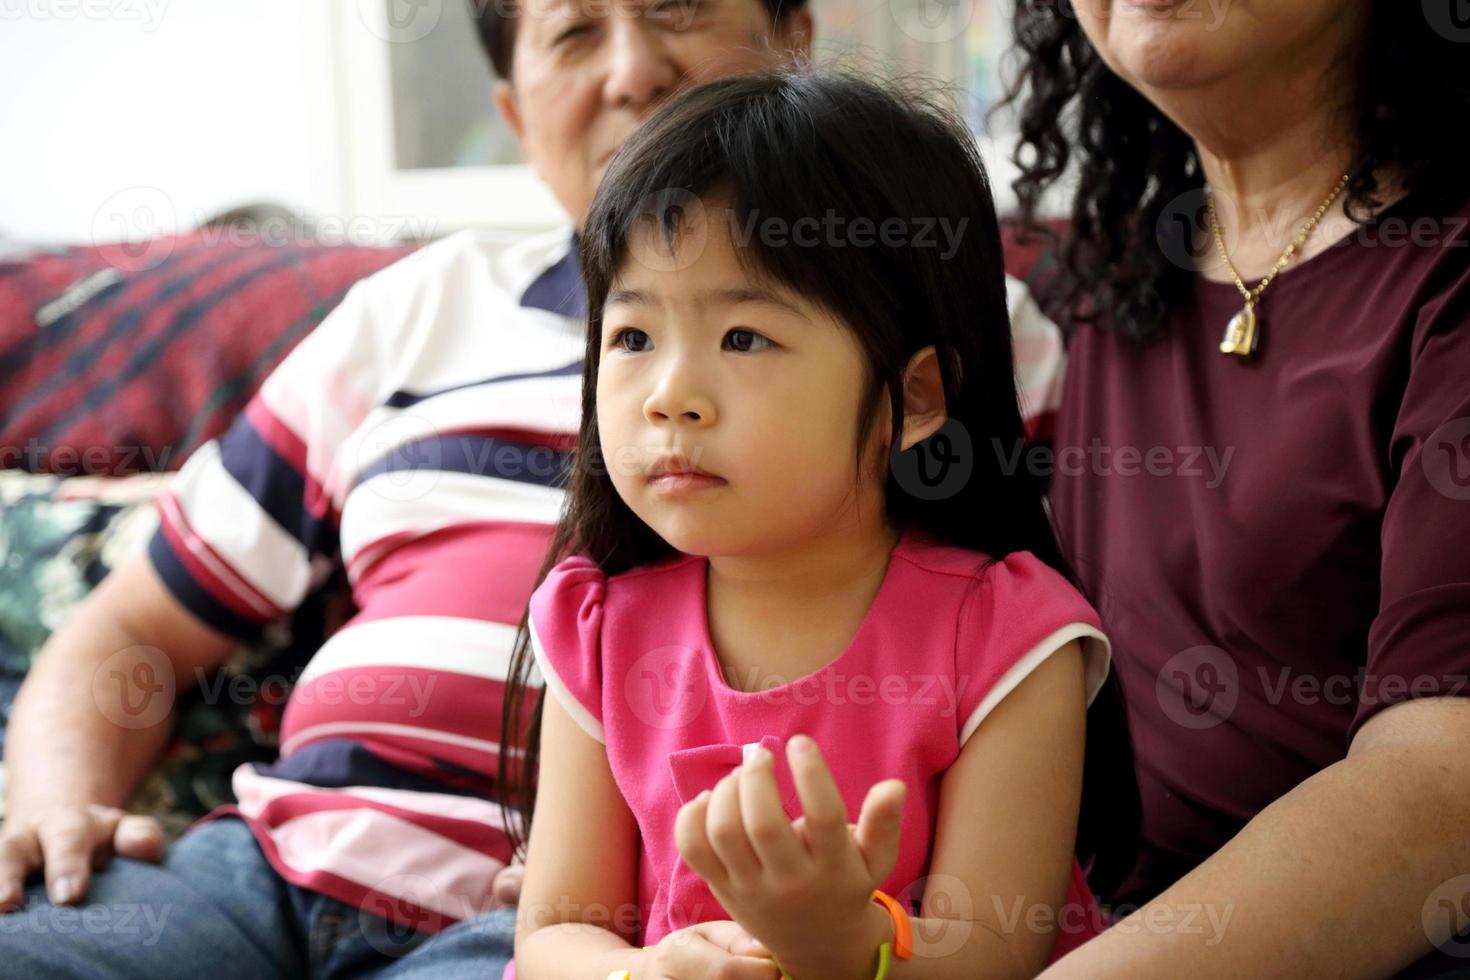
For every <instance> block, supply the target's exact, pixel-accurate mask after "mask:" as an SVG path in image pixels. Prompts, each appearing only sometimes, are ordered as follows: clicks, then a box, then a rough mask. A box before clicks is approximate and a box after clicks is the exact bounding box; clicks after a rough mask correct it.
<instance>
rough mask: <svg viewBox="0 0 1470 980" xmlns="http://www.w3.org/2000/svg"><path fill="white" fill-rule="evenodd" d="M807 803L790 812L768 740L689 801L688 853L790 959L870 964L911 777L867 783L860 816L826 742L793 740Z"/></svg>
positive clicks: (832, 971) (678, 834)
mask: <svg viewBox="0 0 1470 980" xmlns="http://www.w3.org/2000/svg"><path fill="white" fill-rule="evenodd" d="M786 756H787V759H788V760H789V762H790V764H791V773H792V778H793V780H794V782H795V784H796V789H797V794H798V796H799V797H800V799H801V805H802V815H801V816H800V817H798V818H797V819H796V820H795V821H791V820H788V819H787V817H786V813H785V811H784V810H783V809H782V806H781V800H780V796H779V794H778V791H777V788H776V779H775V774H774V772H773V769H772V767H773V764H774V760H773V759H772V758H771V756H770V753H769V752H766V751H764V750H762V751H760V752H759V753H757V754H756V755H755V756H754V757H753V758H752V759H751V760H750V761H749V762H747V763H746V764H745V765H743V766H741V767H740V768H739V769H736V770H735V771H734V772H731V773H730V774H729V775H728V776H726V777H725V778H724V779H722V780H720V782H719V783H717V784H716V785H715V788H714V789H713V790H706V791H705V792H704V793H701V794H700V795H699V796H697V797H695V798H694V799H692V800H690V801H689V802H688V803H686V804H685V805H684V806H683V807H681V808H680V809H679V814H678V816H677V818H676V819H675V824H674V840H675V843H676V844H677V846H678V848H679V855H680V857H682V858H683V859H684V862H685V863H686V864H687V865H689V867H690V868H691V869H692V870H693V871H695V872H696V873H697V874H699V875H700V876H701V877H702V878H704V880H705V882H706V883H708V885H709V887H710V891H711V892H712V893H713V894H714V896H715V898H716V899H717V900H718V901H719V902H720V904H721V905H722V906H724V908H725V911H726V912H728V913H729V914H730V915H731V916H732V917H733V918H734V919H735V921H736V922H738V923H740V924H741V925H742V926H744V927H745V928H746V929H747V930H749V932H750V934H751V935H753V936H755V937H757V938H758V939H759V940H760V941H761V943H762V944H763V945H764V946H765V948H766V949H768V950H769V951H770V952H771V953H772V954H773V955H774V956H775V958H776V961H777V962H778V963H779V964H781V965H782V966H783V967H784V968H786V969H787V970H799V968H798V964H800V965H801V966H802V967H804V968H805V969H803V970H799V972H803V973H806V974H808V975H814V976H815V975H820V976H824V977H836V976H841V975H843V974H845V973H847V972H848V971H849V969H850V970H851V971H852V972H853V973H854V975H857V974H860V973H862V972H863V969H864V968H865V967H866V966H868V965H870V964H871V962H872V959H873V951H874V950H875V949H876V948H877V944H878V942H880V941H881V933H880V934H878V938H875V932H874V921H875V919H878V920H882V921H880V922H879V926H880V927H881V926H882V925H883V924H884V923H886V921H887V917H886V915H885V914H884V913H883V911H882V910H881V909H878V908H877V906H875V905H873V903H872V901H871V899H872V894H873V889H875V888H877V887H878V886H879V885H881V884H882V883H883V881H884V880H885V879H886V878H887V877H888V875H889V874H891V873H892V871H893V868H894V865H895V864H896V863H897V861H898V841H899V824H900V820H901V818H902V816H903V801H904V797H905V795H906V793H907V787H906V786H905V785H904V783H903V781H902V780H898V779H887V780H884V781H883V782H881V783H877V784H875V785H874V786H873V787H872V788H871V789H869V790H868V795H867V797H866V798H865V799H864V800H863V805H862V812H861V813H860V814H859V816H858V822H857V824H856V826H854V825H851V824H849V823H848V822H847V806H846V804H845V803H844V802H843V799H842V794H841V792H840V791H839V790H838V788H837V783H836V781H835V780H834V779H833V778H832V773H831V772H830V771H829V770H828V768H827V764H826V763H825V762H824V761H823V759H822V754H821V751H820V750H819V749H818V748H817V744H816V742H814V741H813V740H812V739H811V738H809V737H808V736H805V735H797V736H794V737H793V738H791V739H790V740H789V741H788V742H787V745H786Z"/></svg>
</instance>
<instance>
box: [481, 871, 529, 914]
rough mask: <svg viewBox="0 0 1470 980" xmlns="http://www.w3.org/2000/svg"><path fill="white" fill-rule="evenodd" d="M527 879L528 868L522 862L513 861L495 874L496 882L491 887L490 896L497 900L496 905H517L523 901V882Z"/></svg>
mask: <svg viewBox="0 0 1470 980" xmlns="http://www.w3.org/2000/svg"><path fill="white" fill-rule="evenodd" d="M525 877H526V866H525V865H524V864H522V863H521V862H520V861H512V862H511V863H510V864H507V865H506V866H505V867H503V868H501V869H500V870H499V871H497V872H495V880H494V881H493V882H492V883H491V885H490V894H491V895H492V896H493V897H494V899H495V904H496V905H497V906H500V905H515V904H516V903H517V902H519V901H520V900H521V880H522V879H523V878H525Z"/></svg>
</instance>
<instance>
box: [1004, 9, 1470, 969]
mask: <svg viewBox="0 0 1470 980" xmlns="http://www.w3.org/2000/svg"><path fill="white" fill-rule="evenodd" d="M1461 6H1462V7H1463V4H1461ZM1075 13H1076V16H1075V18H1074V17H1073V16H1072V11H1071V10H1070V9H1067V8H1065V7H1059V6H1058V5H1057V4H1056V3H1055V2H1054V0H1021V2H1020V3H1019V4H1018V11H1017V19H1018V24H1017V27H1018V36H1019V37H1020V38H1021V47H1022V49H1023V52H1024V54H1025V59H1024V61H1023V65H1022V67H1023V71H1022V75H1021V77H1020V79H1019V83H1018V87H1017V94H1016V98H1017V102H1018V105H1019V106H1020V110H1021V116H1022V132H1023V155H1022V159H1023V161H1024V163H1025V166H1024V167H1023V178H1022V180H1021V181H1020V183H1019V185H1018V189H1019V190H1020V192H1021V197H1022V202H1023V206H1024V207H1025V209H1026V210H1027V213H1028V215H1029V214H1034V213H1035V207H1036V204H1037V201H1038V198H1039V196H1040V194H1041V193H1042V192H1043V191H1044V190H1046V189H1047V188H1048V187H1049V186H1050V185H1051V184H1053V183H1054V182H1055V181H1056V180H1057V179H1058V178H1059V177H1060V176H1061V175H1062V173H1063V171H1064V170H1067V169H1068V168H1069V167H1071V168H1074V169H1075V172H1076V174H1077V176H1078V178H1079V180H1078V183H1077V184H1076V188H1077V189H1076V191H1075V201H1074V208H1073V215H1072V232H1071V235H1070V237H1069V239H1068V241H1067V242H1066V243H1065V245H1064V246H1063V248H1062V250H1061V260H1060V261H1059V263H1058V264H1057V269H1058V270H1059V271H1058V273H1057V280H1056V282H1055V283H1053V284H1052V286H1053V287H1054V289H1053V293H1052V295H1053V297H1054V298H1055V300H1056V303H1055V308H1054V313H1055V315H1056V316H1057V317H1058V319H1059V320H1061V321H1062V322H1063V324H1064V326H1065V327H1066V328H1067V329H1068V331H1069V370H1068V376H1067V382H1066V389H1065V394H1064V399H1063V405H1062V410H1061V415H1060V417H1059V419H1058V427H1057V433H1056V443H1055V446H1054V447H1053V450H1052V452H1050V453H1047V454H1045V455H1043V454H1041V453H1037V452H1033V453H1032V454H1031V455H1030V456H1029V457H1028V462H1029V463H1030V465H1032V466H1033V467H1035V468H1037V469H1038V470H1040V471H1051V476H1052V503H1053V513H1054V518H1055V521H1056V524H1057V528H1058V532H1059V535H1060V538H1061V541H1062V544H1063V546H1064V548H1065V549H1066V550H1067V552H1068V557H1069V559H1070V560H1071V562H1072V563H1073V565H1074V567H1075V570H1076V572H1077V575H1078V577H1079V578H1080V580H1081V581H1082V583H1083V584H1084V586H1085V587H1086V588H1087V589H1088V590H1089V592H1090V594H1091V597H1092V599H1093V600H1094V602H1095V603H1096V604H1097V606H1098V608H1099V610H1100V611H1101V613H1102V615H1103V619H1104V623H1105V625H1106V627H1107V629H1108V632H1109V634H1110V635H1111V636H1112V638H1113V642H1114V656H1115V669H1116V671H1117V675H1118V677H1119V679H1120V681H1121V682H1122V686H1123V691H1124V696H1125V698H1126V700H1127V714H1128V719H1129V723H1130V727H1131V730H1132V736H1133V741H1134V752H1135V757H1136V763H1135V765H1136V770H1137V776H1138V789H1139V792H1140V798H1141V813H1142V822H1141V834H1140V840H1139V841H1138V842H1137V843H1136V845H1135V844H1133V843H1131V842H1119V844H1118V847H1119V848H1120V849H1123V848H1126V849H1127V850H1126V852H1125V853H1123V854H1122V855H1121V856H1120V857H1121V866H1122V868H1123V873H1122V874H1120V875H1115V876H1112V880H1107V881H1099V880H1097V879H1094V881H1093V885H1094V887H1095V888H1097V889H1099V890H1100V891H1102V892H1103V894H1102V896H1101V897H1102V899H1103V901H1104V902H1105V903H1107V904H1108V905H1110V906H1111V907H1112V910H1113V914H1114V917H1115V919H1116V920H1117V921H1116V924H1115V925H1114V926H1113V928H1112V929H1110V930H1109V931H1108V932H1107V933H1105V934H1104V935H1103V936H1101V937H1099V938H1098V939H1097V940H1095V941H1093V942H1092V943H1090V944H1088V945H1087V946H1084V947H1083V948H1081V949H1080V950H1078V951H1077V952H1075V953H1074V954H1072V955H1071V956H1069V957H1067V958H1066V959H1064V960H1062V961H1061V962H1059V963H1058V964H1057V965H1056V966H1055V967H1053V969H1052V970H1050V971H1048V972H1047V974H1046V976H1047V977H1054V976H1055V977H1073V976H1076V977H1086V978H1095V977H1102V976H1127V977H1133V976H1182V975H1186V973H1188V974H1192V975H1195V976H1200V975H1203V976H1211V977H1213V976H1247V977H1266V976H1283V977H1305V976H1334V977H1382V976H1391V975H1395V974H1399V975H1401V976H1415V977H1428V976H1442V975H1446V974H1447V973H1450V972H1453V971H1454V969H1455V968H1456V967H1458V968H1459V969H1460V970H1462V971H1465V972H1464V974H1461V973H1455V975H1470V932H1467V927H1470V204H1467V200H1466V199H1467V196H1470V178H1467V173H1466V169H1465V168H1466V165H1467V161H1470V137H1467V127H1466V119H1467V117H1470V20H1465V19H1464V18H1463V16H1462V17H1461V18H1460V19H1459V20H1457V19H1456V16H1455V15H1456V13H1457V11H1456V9H1455V5H1454V3H1453V2H1452V0H1443V2H1439V3H1436V2H1433V0H1427V2H1424V3H1422V4H1421V3H1418V2H1407V0H1381V2H1368V0H1359V2H1355V3H1341V2H1337V0H1272V2H1264V0H1239V2H1236V3H1231V4H1227V3H1226V0H1220V2H1219V3H1216V2H1214V0H1211V2H1210V3H1208V4H1206V3H1203V2H1195V0H1187V2H1175V0H1087V2H1085V3H1080V4H1077V6H1076V11H1075ZM1460 13H1461V14H1463V11H1460ZM1069 186H1070V185H1069ZM1114 863H1115V864H1116V863H1118V862H1114ZM1436 946H1438V947H1439V948H1438V949H1437V950H1436V949H1435V947H1436ZM1400 971H1403V972H1400Z"/></svg>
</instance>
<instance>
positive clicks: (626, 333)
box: [608, 327, 648, 354]
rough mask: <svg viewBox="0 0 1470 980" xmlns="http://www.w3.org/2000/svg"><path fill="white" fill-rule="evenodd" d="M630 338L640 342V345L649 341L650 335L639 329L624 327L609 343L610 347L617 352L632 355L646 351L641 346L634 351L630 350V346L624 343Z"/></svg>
mask: <svg viewBox="0 0 1470 980" xmlns="http://www.w3.org/2000/svg"><path fill="white" fill-rule="evenodd" d="M630 336H631V337H633V339H634V340H635V341H638V342H640V343H642V342H646V341H647V340H648V334H646V333H644V332H643V331H642V330H639V329H638V328H637V327H624V328H623V329H621V330H619V331H618V332H617V333H615V334H613V336H612V340H610V341H608V346H609V347H612V348H614V349H616V350H625V351H627V352H628V353H630V354H637V353H639V352H640V351H642V350H644V348H643V347H641V346H640V347H637V348H634V349H629V348H628V346H627V345H626V344H624V343H623V341H625V340H627V339H628V338H629V337H630Z"/></svg>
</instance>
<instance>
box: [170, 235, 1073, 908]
mask: <svg viewBox="0 0 1470 980" xmlns="http://www.w3.org/2000/svg"><path fill="white" fill-rule="evenodd" d="M574 245H575V238H574V236H573V235H572V231H571V228H570V227H569V226H568V227H563V228H558V229H555V230H553V231H551V232H547V233H545V234H540V235H535V236H526V235H524V234H497V233H489V232H484V231H467V232H460V233H458V234H455V235H452V236H450V237H447V238H444V239H442V240H440V241H437V242H435V243H432V244H430V245H427V246H425V247H424V248H422V249H420V250H419V251H417V252H415V253H413V254H412V255H410V256H408V257H406V258H404V259H402V260H400V261H399V262H397V263H395V264H393V265H391V266H389V267H387V268H385V269H383V270H381V271H379V272H377V273H375V274H374V275H372V276H369V277H368V278H366V279H363V280H361V281H360V282H358V283H357V284H356V285H355V286H353V287H352V288H351V289H350V290H349V291H348V293H347V295H346V297H345V298H344V299H343V301H342V303H341V304H340V305H339V306H338V307H337V308H336V309H335V310H334V311H333V312H332V313H331V314H330V315H329V316H328V317H327V318H326V320H324V321H323V322H322V324H321V325H320V326H319V327H318V328H317V329H316V330H315V331H314V332H313V333H312V334H311V336H309V337H308V338H306V339H305V340H304V341H302V343H301V344H300V345H299V346H298V347H297V348H296V349H295V350H293V351H292V353H291V354H290V355H289V356H288V357H287V359H286V360H285V361H284V362H283V363H282V364H281V366H280V367H279V368H277V370H276V371H275V372H274V373H273V374H272V375H271V377H270V378H269V379H268V380H267V381H266V382H265V384H264V386H263V387H262V388H261V390H260V392H259V393H258V394H257V395H256V396H255V398H254V399H253V400H252V401H251V403H250V405H249V407H248V408H247V409H246V411H245V413H244V414H243V415H242V416H241V417H240V418H239V420H238V421H237V422H236V423H235V424H234V425H233V426H232V427H231V429H230V430H229V431H228V432H227V433H226V434H225V435H224V436H223V437H222V438H221V439H219V440H218V441H216V442H211V443H209V444H207V445H206V446H205V447H203V448H202V449H201V450H199V451H198V452H197V453H196V454H195V455H194V456H192V457H191V458H190V459H189V461H188V462H187V463H186V464H185V466H184V468H183V470H182V471H181V472H180V473H179V474H178V477H177V480H176V482H175V483H174V484H173V486H172V489H171V491H170V492H169V493H167V494H166V495H165V496H164V497H163V498H162V499H161V501H160V504H159V507H160V515H161V521H160V527H159V530H158V533H157V534H156V535H155V536H154V538H153V540H152V542H151V543H150V546H149V554H150V556H151V558H152V561H153V564H154V566H155V567H156V568H157V570H158V572H159V574H160V576H161V577H162V579H163V581H164V582H165V584H166V585H167V586H168V587H169V589H170V590H171V591H172V592H173V594H174V595H175V596H176V597H177V598H178V599H179V600H180V601H181V602H183V603H184V605H185V606H187V607H188V608H189V609H190V610H192V611H193V612H194V613H195V615H197V616H198V617H199V618H200V619H202V620H203V621H205V622H207V623H209V624H211V625H212V626H214V627H215V628H217V629H219V630H222V631H224V632H226V633H229V634H231V635H234V636H239V637H242V638H243V637H249V636H252V635H254V634H256V633H258V632H259V630H260V629H261V628H262V627H263V626H264V625H266V624H267V623H269V622H271V621H274V620H277V619H279V618H281V617H282V616H284V615H286V614H287V613H289V612H290V611H291V610H293V609H295V608H296V607H297V606H298V605H299V604H300V603H301V602H302V600H303V599H304V598H305V597H306V596H307V595H308V594H309V593H310V592H311V591H312V590H313V589H315V588H316V587H318V586H320V585H321V584H322V583H323V582H325V581H326V579H327V578H328V577H329V576H330V575H331V574H332V572H333V571H334V570H335V569H336V568H337V567H338V563H340V565H341V567H343V568H345V572H346V575H347V579H348V582H349V584H350V586H351V590H352V597H353V600H354V604H355V605H356V607H357V610H358V611H357V612H356V614H355V615H354V616H353V618H352V619H351V620H349V621H348V622H347V623H346V624H345V625H344V626H343V627H342V628H341V629H340V630H338V631H337V632H336V633H334V634H333V635H332V636H331V638H330V639H329V640H328V641H327V642H326V643H325V644H324V645H323V646H322V648H321V649H320V651H318V652H317V653H316V655H315V656H314V657H313V658H312V659H311V661H310V662H309V663H308V664H307V666H306V668H305V669H304V671H303V672H302V674H301V675H300V677H299V678H298V679H297V682H296V684H295V686H294V688H293V690H292V692H291V696H290V699H289V700H288V702H287V706H286V711H285V715H284V718H283V720H282V726H281V731H280V758H279V760H278V761H277V762H275V763H273V764H271V765H261V764H246V765H242V766H241V767H240V768H239V769H238V770H237V771H236V772H235V774H234V780H233V788H234V791H235V794H236V796H237V799H238V802H237V803H236V804H233V805H229V806H225V807H221V808H219V809H218V810H216V811H214V813H212V814H210V816H209V817H206V818H205V819H210V818H212V817H215V816H219V815H221V814H225V813H233V814H237V815H239V816H240V817H243V818H244V819H245V820H246V821H247V822H248V823H249V824H250V826H251V828H252V829H253V831H254V832H255V835H256V838H257V840H258V841H259V843H260V846H261V848H262V850H263V851H264V853H265V855H266V856H267V858H268V859H269V860H270V862H271V865H272V867H274V868H275V869H276V871H277V872H278V873H280V874H281V875H282V877H284V878H286V879H287V880H289V881H291V882H293V883H295V884H298V885H301V886H304V887H307V888H310V889H313V890H315V891H318V892H321V893H323V894H326V895H330V896H332V897H334V898H338V899H340V900H342V901H345V902H348V903H350V904H354V905H357V906H359V907H361V908H364V909H367V910H370V911H372V912H374V913H376V914H379V915H382V916H384V917H385V918H389V919H391V920H393V921H395V922H399V923H402V924H404V925H407V926H411V927H413V928H416V929H420V930H423V931H427V932H436V931H438V930H440V929H442V928H443V927H444V926H446V925H448V924H450V923H452V922H455V921H458V920H461V919H464V918H468V917H471V916H473V915H476V914H478V913H480V912H483V911H486V910H488V909H490V908H492V907H493V904H494V903H493V901H492V898H491V885H492V881H493V879H494V876H495V872H496V871H498V870H499V869H500V868H501V867H503V866H504V864H505V863H506V862H507V861H509V860H510V858H511V850H510V846H509V842H508V839H507V836H506V834H505V828H504V824H503V819H502V814H501V810H500V807H499V805H498V804H497V803H496V802H494V797H495V792H494V790H495V787H494V778H495V773H496V767H497V763H498V752H499V748H500V745H499V743H500V731H499V729H500V722H501V717H500V715H501V704H502V700H503V694H504V689H505V677H506V672H507V668H508V666H509V662H510V654H511V648H512V645H513V641H514V637H515V630H516V627H517V625H518V624H519V622H520V619H521V615H522V613H523V611H524V609H525V605H526V603H527V601H528V599H529V598H530V594H531V591H532V586H533V585H534V582H535V576H536V572H537V571H538V570H539V568H540V564H541V562H542V560H543V558H544V556H545V553H546V550H547V547H548V545H549V543H550V539H551V532H552V529H553V525H554V524H555V522H556V520H557V518H558V516H559V510H560V507H561V503H562V499H563V496H564V490H563V489H562V487H563V485H564V482H565V480H564V472H565V464H566V460H567V455H568V453H569V451H570V450H571V449H572V448H573V447H574V446H575V442H576V433H577V430H578V423H579V419H580V411H581V359H582V356H583V353H584V351H585V346H584V343H585V333H584V326H583V325H584V321H585V298H584V296H583V291H582V290H583V287H582V283H581V277H580V271H579V269H578V266H577V262H576V254H575V249H574ZM1012 286H1013V289H1012V295H1011V308H1012V315H1013V319H1014V329H1015V331H1016V333H1017V337H1016V341H1017V345H1016V349H1017V357H1018V362H1019V363H1018V375H1019V377H1020V379H1021V382H1022V388H1023V401H1024V403H1025V405H1026V407H1027V409H1028V416H1029V417H1030V418H1031V419H1032V421H1033V423H1034V424H1036V423H1039V424H1042V425H1044V422H1042V421H1041V420H1043V419H1044V418H1045V417H1046V416H1048V415H1049V414H1050V412H1051V409H1052V408H1053V406H1052V404H1051V399H1052V398H1053V394H1054V392H1055V391H1056V390H1058V389H1059V387H1060V385H1059V382H1060V365H1061V360H1060V356H1061V346H1060V343H1059V340H1058V338H1057V335H1056V329H1055V327H1054V326H1053V325H1052V324H1051V323H1050V322H1048V321H1046V320H1045V318H1044V317H1043V316H1042V315H1041V313H1040V311H1039V310H1038V309H1037V308H1036V306H1035V304H1034V303H1031V302H1030V301H1029V298H1028V297H1027V296H1026V294H1025V291H1024V287H1019V284H1017V283H1012ZM1017 287H1019V288H1017Z"/></svg>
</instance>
